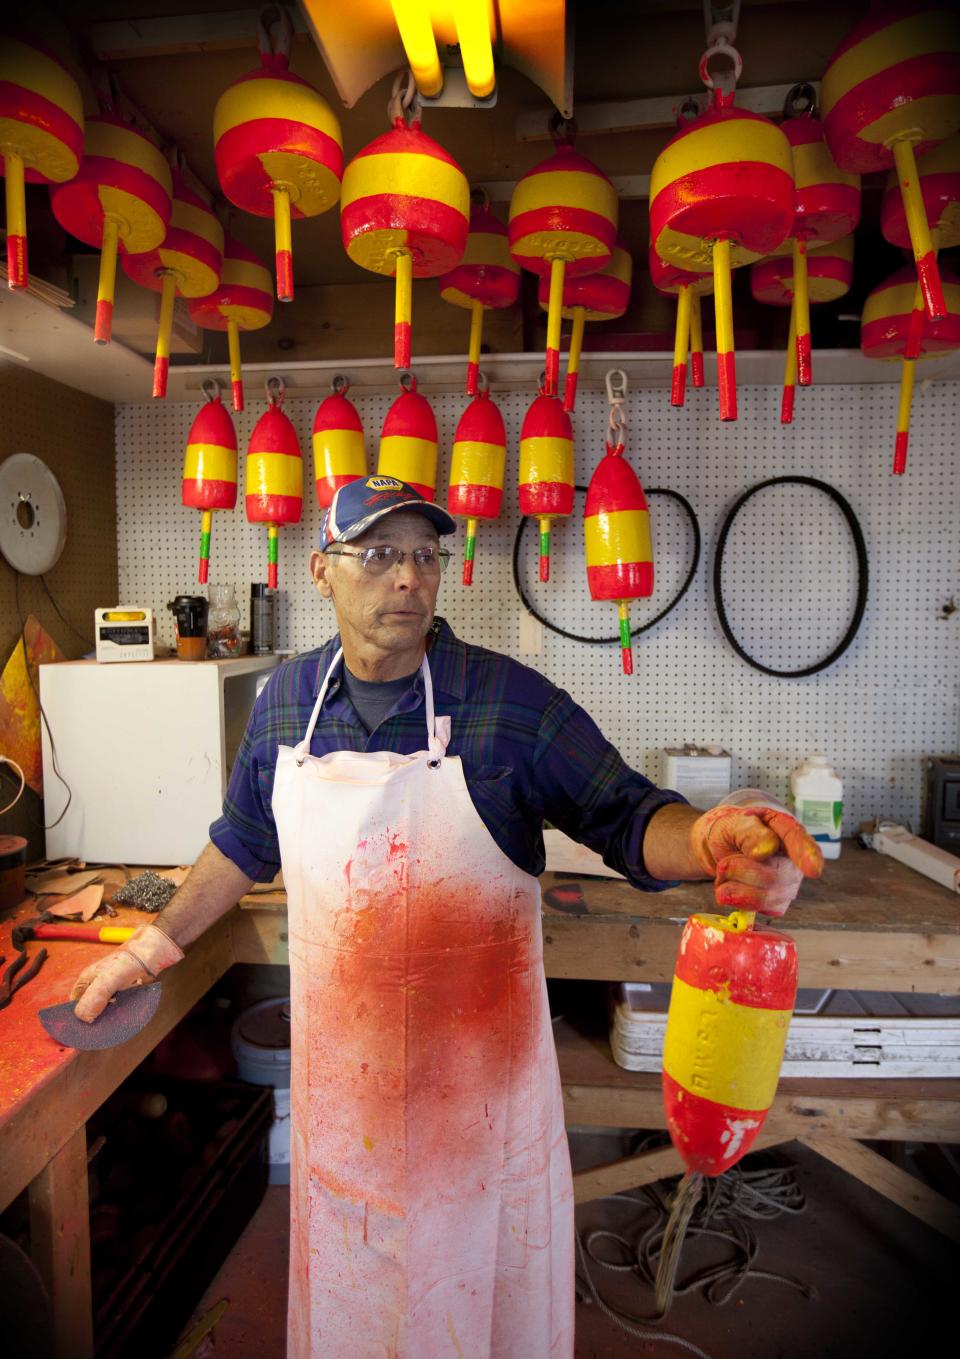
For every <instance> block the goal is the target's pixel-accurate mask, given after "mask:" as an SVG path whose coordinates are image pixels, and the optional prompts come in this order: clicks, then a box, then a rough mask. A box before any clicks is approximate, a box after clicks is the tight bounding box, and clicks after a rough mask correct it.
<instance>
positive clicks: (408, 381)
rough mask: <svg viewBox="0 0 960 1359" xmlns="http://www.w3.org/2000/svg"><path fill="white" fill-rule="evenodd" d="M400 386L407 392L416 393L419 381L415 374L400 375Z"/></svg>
mask: <svg viewBox="0 0 960 1359" xmlns="http://www.w3.org/2000/svg"><path fill="white" fill-rule="evenodd" d="M400 386H401V387H402V388H403V390H404V391H405V392H415V391H416V390H417V379H416V377H415V376H414V374H413V373H409V372H407V373H401V374H400Z"/></svg>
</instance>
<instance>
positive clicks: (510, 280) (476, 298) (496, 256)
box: [440, 193, 520, 396]
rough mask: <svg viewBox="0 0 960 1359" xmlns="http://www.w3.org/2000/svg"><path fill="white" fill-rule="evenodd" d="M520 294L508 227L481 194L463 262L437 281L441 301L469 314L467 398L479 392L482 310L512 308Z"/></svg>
mask: <svg viewBox="0 0 960 1359" xmlns="http://www.w3.org/2000/svg"><path fill="white" fill-rule="evenodd" d="M474 197H475V198H476V197H477V195H476V194H475V195H474ZM519 295H520V266H519V265H517V264H515V263H514V261H513V258H512V256H511V254H510V250H509V248H508V246H507V228H506V227H505V226H504V225H503V223H502V222H501V221H500V219H499V217H496V216H494V214H493V212H492V211H491V210H490V205H489V203H488V202H487V199H486V194H482V193H481V194H480V195H479V201H478V202H476V203H475V205H474V207H473V210H472V211H471V213H470V230H469V232H468V233H467V244H466V248H465V250H464V252H463V259H462V260H461V261H460V263H459V264H458V265H457V266H456V267H455V268H454V269H451V270H450V272H449V273H446V274H443V275H442V277H441V279H440V296H441V297H442V298H443V300H444V302H452V303H453V305H454V306H455V307H466V308H467V310H468V311H469V312H470V340H469V343H468V346H467V395H468V396H476V395H477V392H478V391H479V385H478V381H479V374H480V346H481V343H482V339H483V313H484V311H486V310H488V309H489V308H497V309H498V310H502V309H503V308H504V307H512V306H513V304H514V303H515V302H516V300H517V298H518V297H519Z"/></svg>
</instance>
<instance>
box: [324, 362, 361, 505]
mask: <svg viewBox="0 0 960 1359" xmlns="http://www.w3.org/2000/svg"><path fill="white" fill-rule="evenodd" d="M331 386H332V387H333V391H332V392H331V394H330V395H329V396H327V397H324V399H323V400H322V401H321V402H320V405H319V406H318V407H317V410H316V414H315V415H314V417H313V473H314V478H315V481H316V489H317V504H318V505H319V506H320V508H321V510H326V509H329V507H330V504H331V503H332V501H333V497H334V495H335V494H336V492H337V491H338V490H339V489H340V487H341V486H347V485H349V484H350V482H351V481H358V480H359V479H360V477H365V476H366V475H367V453H366V447H365V445H364V440H363V423H362V422H361V420H360V412H359V411H358V410H357V408H356V406H355V405H354V404H353V402H352V401H350V400H349V398H348V397H347V392H348V391H349V390H350V383H349V382H348V381H347V379H346V378H345V377H339V376H338V377H335V378H334V379H333V382H332V383H331Z"/></svg>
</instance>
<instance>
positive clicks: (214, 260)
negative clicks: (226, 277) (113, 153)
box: [121, 170, 223, 397]
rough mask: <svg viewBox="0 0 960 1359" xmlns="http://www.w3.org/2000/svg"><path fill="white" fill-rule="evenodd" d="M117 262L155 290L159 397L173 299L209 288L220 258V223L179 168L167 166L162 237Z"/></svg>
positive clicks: (214, 280) (164, 378) (163, 390)
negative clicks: (169, 187)
mask: <svg viewBox="0 0 960 1359" xmlns="http://www.w3.org/2000/svg"><path fill="white" fill-rule="evenodd" d="M121 263H122V264H123V271H124V273H125V274H126V275H127V277H128V278H131V279H132V280H133V282H134V283H139V285H140V286H141V288H149V289H150V290H151V291H152V292H155V293H159V294H160V325H159V328H158V330H157V353H156V358H155V359H154V364H153V395H154V396H155V397H164V396H166V394H167V376H168V374H169V371H170V336H171V332H172V330H173V304H174V302H175V300H176V298H177V297H178V296H179V297H206V296H207V295H208V294H209V293H212V292H213V291H214V289H215V288H216V286H217V284H218V283H219V282H220V267H221V264H222V263H223V227H222V226H221V225H220V223H219V221H218V220H217V217H216V216H215V214H214V212H213V210H212V209H211V208H210V206H209V204H207V203H205V202H204V200H203V199H202V198H201V197H200V195H199V194H198V193H195V192H194V190H193V189H191V188H190V187H189V186H188V185H187V183H186V181H185V180H184V177H183V175H182V174H181V172H180V171H179V170H174V172H173V210H172V212H171V214H170V225H169V227H168V228H167V234H166V236H164V238H163V241H162V243H161V244H160V245H159V246H158V247H157V249H156V250H151V251H149V252H147V253H144V254H136V255H131V254H129V253H128V254H125V255H124V256H123V259H122V261H121Z"/></svg>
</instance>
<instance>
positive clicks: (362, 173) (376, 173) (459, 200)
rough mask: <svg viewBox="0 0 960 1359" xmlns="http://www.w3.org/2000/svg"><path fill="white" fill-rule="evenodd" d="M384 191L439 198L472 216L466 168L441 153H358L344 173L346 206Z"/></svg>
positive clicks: (389, 194)
mask: <svg viewBox="0 0 960 1359" xmlns="http://www.w3.org/2000/svg"><path fill="white" fill-rule="evenodd" d="M382 195H385V196H388V197H389V196H391V195H398V196H400V197H402V198H425V199H429V200H430V201H431V202H438V201H439V202H441V203H444V204H446V205H447V206H448V207H451V208H457V209H459V210H460V212H462V213H463V215H464V217H469V216H470V186H469V184H468V183H467V181H466V179H465V178H464V174H463V171H462V170H461V169H460V167H459V166H457V165H451V164H450V162H449V161H445V160H440V159H439V157H437V156H423V155H414V154H412V153H410V152H406V153H404V154H402V155H401V154H400V153H399V152H396V151H385V152H383V153H382V154H379V153H374V154H373V155H372V156H354V158H353V160H352V161H351V162H350V164H349V165H348V166H347V168H346V170H345V171H344V175H343V188H342V191H341V198H342V203H343V206H344V207H345V208H346V207H349V206H350V204H351V203H355V202H356V201H357V200H358V199H360V198H373V197H380V196H382Z"/></svg>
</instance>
